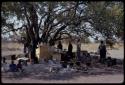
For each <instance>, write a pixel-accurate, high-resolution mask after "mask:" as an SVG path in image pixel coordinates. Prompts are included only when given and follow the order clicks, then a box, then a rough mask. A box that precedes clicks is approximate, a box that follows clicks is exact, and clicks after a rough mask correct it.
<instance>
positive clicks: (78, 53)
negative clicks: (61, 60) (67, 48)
mask: <svg viewBox="0 0 125 85" xmlns="http://www.w3.org/2000/svg"><path fill="white" fill-rule="evenodd" d="M80 53H81V42H80V39H78V40H77V60H78V61H80V60H81V59H80V57H81V55H80Z"/></svg>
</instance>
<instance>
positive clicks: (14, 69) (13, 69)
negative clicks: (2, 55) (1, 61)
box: [9, 60, 17, 72]
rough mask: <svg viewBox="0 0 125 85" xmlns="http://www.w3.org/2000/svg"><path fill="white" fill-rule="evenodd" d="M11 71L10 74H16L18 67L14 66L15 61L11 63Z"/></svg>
mask: <svg viewBox="0 0 125 85" xmlns="http://www.w3.org/2000/svg"><path fill="white" fill-rule="evenodd" d="M9 70H10V72H16V71H17V66H16V64H14V61H13V60H12V61H11V64H10V65H9Z"/></svg>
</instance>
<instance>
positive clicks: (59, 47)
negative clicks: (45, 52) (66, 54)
mask: <svg viewBox="0 0 125 85" xmlns="http://www.w3.org/2000/svg"><path fill="white" fill-rule="evenodd" d="M57 48H58V49H61V50H62V49H63V47H62V43H61V41H59V42H58V46H57Z"/></svg>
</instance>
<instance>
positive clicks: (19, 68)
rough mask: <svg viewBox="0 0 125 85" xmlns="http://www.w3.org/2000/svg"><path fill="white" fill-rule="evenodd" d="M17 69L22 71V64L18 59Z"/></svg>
mask: <svg viewBox="0 0 125 85" xmlns="http://www.w3.org/2000/svg"><path fill="white" fill-rule="evenodd" d="M17 71H23V68H22V64H21V61H20V60H19V62H18V64H17Z"/></svg>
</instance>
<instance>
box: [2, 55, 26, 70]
mask: <svg viewBox="0 0 125 85" xmlns="http://www.w3.org/2000/svg"><path fill="white" fill-rule="evenodd" d="M2 68H3V71H5V72H23V71H24V69H23V66H22V63H21V61H20V60H19V61H18V64H15V63H14V60H11V63H10V64H9V65H8V64H7V62H6V58H5V57H3V63H2Z"/></svg>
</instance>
